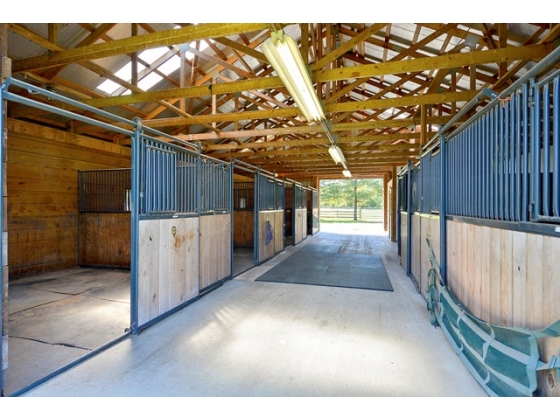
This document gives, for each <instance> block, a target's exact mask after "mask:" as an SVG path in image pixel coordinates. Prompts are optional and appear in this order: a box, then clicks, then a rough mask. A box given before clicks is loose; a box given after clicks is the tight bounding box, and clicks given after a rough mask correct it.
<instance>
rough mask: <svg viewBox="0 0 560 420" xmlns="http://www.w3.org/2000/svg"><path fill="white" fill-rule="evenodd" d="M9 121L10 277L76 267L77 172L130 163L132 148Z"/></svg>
mask: <svg viewBox="0 0 560 420" xmlns="http://www.w3.org/2000/svg"><path fill="white" fill-rule="evenodd" d="M7 125H8V130H9V132H8V153H7V159H8V162H7V175H6V176H7V188H8V197H7V207H6V213H7V220H8V231H9V235H8V237H9V239H8V241H9V242H8V247H9V252H8V265H9V270H10V276H21V275H24V274H37V273H40V272H45V271H51V270H53V269H59V268H67V267H74V266H76V265H77V264H78V259H79V258H78V256H79V252H80V250H79V249H78V232H79V230H78V220H79V218H78V171H79V170H88V169H101V168H122V167H130V148H129V147H123V146H119V145H117V144H113V143H108V142H103V141H100V140H95V139H91V138H87V137H82V136H79V135H76V134H72V133H68V132H63V131H59V130H54V129H52V128H48V127H42V126H38V125H36V124H31V123H26V122H23V121H17V120H12V119H8V124H7ZM42 238H49V239H48V240H50V241H51V242H50V245H49V244H46V243H45V242H44V241H45V240H47V239H42Z"/></svg>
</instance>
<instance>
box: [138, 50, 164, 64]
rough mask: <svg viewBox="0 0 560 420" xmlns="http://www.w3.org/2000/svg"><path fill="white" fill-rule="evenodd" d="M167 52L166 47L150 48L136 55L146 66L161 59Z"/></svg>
mask: <svg viewBox="0 0 560 420" xmlns="http://www.w3.org/2000/svg"><path fill="white" fill-rule="evenodd" d="M168 51H169V48H167V47H159V48H151V49H149V50H145V51H142V52H141V53H140V54H138V57H139V58H140V59H142V60H143V61H145V62H147V63H148V64H152V63H153V62H154V61H156V60H157V59H158V58H161V56H163V55H164V54H165V53H167V52H168Z"/></svg>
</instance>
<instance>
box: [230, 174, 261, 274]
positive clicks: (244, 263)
mask: <svg viewBox="0 0 560 420" xmlns="http://www.w3.org/2000/svg"><path fill="white" fill-rule="evenodd" d="M233 179H234V181H233V275H238V274H241V273H243V272H244V271H247V270H248V269H250V268H251V267H253V266H254V265H255V261H256V256H255V180H254V178H252V177H250V176H245V175H240V174H237V173H235V174H234V178H233Z"/></svg>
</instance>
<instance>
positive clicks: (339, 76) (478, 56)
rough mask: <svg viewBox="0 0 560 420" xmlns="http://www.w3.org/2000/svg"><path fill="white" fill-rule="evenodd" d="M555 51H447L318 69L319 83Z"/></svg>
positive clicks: (533, 47) (536, 47) (531, 48)
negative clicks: (416, 56)
mask: <svg viewBox="0 0 560 420" xmlns="http://www.w3.org/2000/svg"><path fill="white" fill-rule="evenodd" d="M553 50H554V46H553V45H551V44H542V45H527V46H522V47H507V48H498V49H494V50H485V51H474V52H466V53H456V54H445V55H441V56H435V57H429V58H416V59H414V60H407V61H399V62H392V61H390V62H387V63H379V64H374V65H363V66H352V67H342V68H338V69H332V70H317V71H316V72H314V76H315V77H314V80H315V81H316V82H326V81H333V80H345V79H357V78H363V77H375V76H381V75H384V74H401V73H409V72H418V71H425V70H437V69H447V68H454V67H462V66H471V65H476V64H485V63H500V62H504V61H515V60H526V59H537V60H538V59H541V58H544V57H546V56H547V55H548V54H550V53H551V52H552V51H553Z"/></svg>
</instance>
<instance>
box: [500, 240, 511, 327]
mask: <svg viewBox="0 0 560 420" xmlns="http://www.w3.org/2000/svg"><path fill="white" fill-rule="evenodd" d="M500 236H501V244H500V245H501V252H500V262H501V280H502V281H501V282H500V306H501V308H500V309H501V312H500V314H501V319H500V322H499V324H500V325H504V326H506V327H511V326H513V266H512V264H513V232H512V231H510V230H500Z"/></svg>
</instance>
